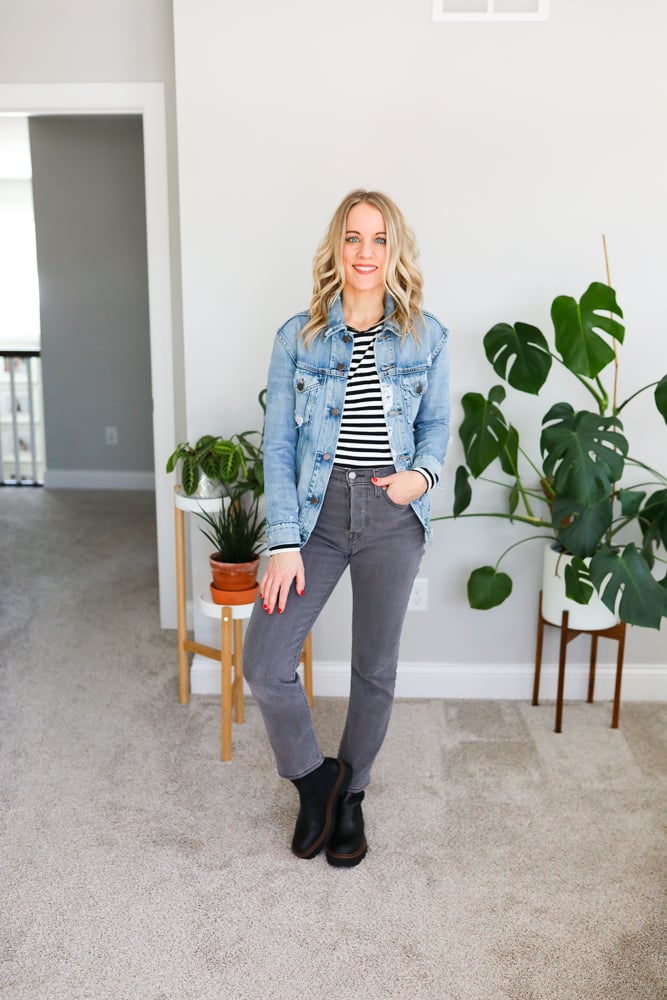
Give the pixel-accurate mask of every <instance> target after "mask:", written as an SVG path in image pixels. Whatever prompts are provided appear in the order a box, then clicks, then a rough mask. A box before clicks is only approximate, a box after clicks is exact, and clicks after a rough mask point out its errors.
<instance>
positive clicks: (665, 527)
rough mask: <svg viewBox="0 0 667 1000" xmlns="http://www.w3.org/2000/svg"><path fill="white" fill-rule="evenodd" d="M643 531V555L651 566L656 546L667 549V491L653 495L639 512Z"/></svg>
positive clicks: (660, 491)
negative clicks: (662, 546)
mask: <svg viewBox="0 0 667 1000" xmlns="http://www.w3.org/2000/svg"><path fill="white" fill-rule="evenodd" d="M639 526H640V528H641V531H642V538H643V544H642V554H643V556H644V559H645V560H646V561H647V563H648V565H649V566H651V567H652V566H653V563H654V553H653V548H654V546H659V545H660V544H662V545H664V547H665V548H667V490H658V491H657V492H656V493H652V494H651V496H650V497H649V498H648V500H647V501H646V503H645V504H644V506H643V507H642V508H641V510H640V511H639Z"/></svg>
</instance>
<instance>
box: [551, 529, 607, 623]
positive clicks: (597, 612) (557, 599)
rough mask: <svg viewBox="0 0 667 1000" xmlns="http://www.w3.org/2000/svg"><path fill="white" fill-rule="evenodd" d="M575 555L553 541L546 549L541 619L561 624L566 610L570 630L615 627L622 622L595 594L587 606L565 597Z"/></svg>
mask: <svg viewBox="0 0 667 1000" xmlns="http://www.w3.org/2000/svg"><path fill="white" fill-rule="evenodd" d="M570 562H572V556H570V555H568V554H567V553H565V552H562V551H561V549H560V548H559V546H558V545H557V544H555V543H553V542H550V543H549V544H548V545H547V547H546V548H545V550H544V566H543V570H542V617H543V618H545V619H546V620H547V621H548V622H551V624H552V625H561V624H562V621H563V611H567V612H568V627H569V628H574V629H582V630H593V629H605V628H613V626H614V625H617V624H618V622H619V621H620V619H619V617H618V616H617V615H615V614H613V613H612V612H611V611H610V610H609V608H608V607H606V605H604V604H603V603H602V601H601V600H600V598H599V597H598V595H597V594H596V593H593V594H592V596H591V599H590V601H589V602H588V604H577V602H576V601H571V600H570V599H569V597H566V596H565V567H566V566H567V565H568V563H570Z"/></svg>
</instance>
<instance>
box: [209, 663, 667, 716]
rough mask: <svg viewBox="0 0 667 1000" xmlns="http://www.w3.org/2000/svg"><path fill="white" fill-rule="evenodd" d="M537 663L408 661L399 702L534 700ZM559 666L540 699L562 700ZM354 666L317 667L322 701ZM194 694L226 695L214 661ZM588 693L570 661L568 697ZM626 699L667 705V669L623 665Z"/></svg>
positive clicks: (598, 687)
mask: <svg viewBox="0 0 667 1000" xmlns="http://www.w3.org/2000/svg"><path fill="white" fill-rule="evenodd" d="M533 672H534V666H533V664H532V663H531V664H521V665H517V664H514V663H496V664H493V663H402V664H400V665H399V668H398V678H397V682H396V697H397V698H448V699H453V698H478V699H485V700H497V699H508V700H522V701H523V700H530V698H531V697H532V693H533ZM556 678H557V668H556V667H555V666H553V665H549V666H546V665H545V666H543V667H542V675H541V683H540V700H544V701H554V700H555V698H556ZM615 678H616V664H615V663H613V664H611V663H599V664H598V666H597V670H596V682H595V699H596V701H611V699H612V698H613V695H614V681H615ZM349 684H350V668H349V666H348V665H347V664H344V663H333V662H329V663H327V662H321V661H320V662H318V661H315V663H313V689H314V694H315V696H316V697H320V698H323V697H324V698H326V697H332V698H344V697H347V695H348V691H349ZM190 685H191V687H190V690H191V692H192V694H193V695H194V694H214V695H219V694H220V667H219V666H217V665H216V663H215V661H214V660H209V659H206V658H205V657H203V656H194V657H193V661H192V667H191V671H190ZM587 690H588V665H587V664H582V663H568V664H567V668H566V671H565V698H566V699H568V700H572V701H575V700H584V699H585V698H586V695H587ZM624 701H667V666H662V665H659V664H650V663H626V664H624V666H623V683H622V687H621V704H622V703H623V702H624Z"/></svg>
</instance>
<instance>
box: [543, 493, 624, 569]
mask: <svg viewBox="0 0 667 1000" xmlns="http://www.w3.org/2000/svg"><path fill="white" fill-rule="evenodd" d="M551 515H552V524H553V529H554V531H555V532H556V536H557V538H558V541H559V542H560V543H561V545H562V546H563V548H565V549H567V551H568V552H570V553H571V554H572V555H574V556H592V555H593V553H594V552H595V551H596V550H597V548H598V546H599V544H600V542H601V541H602V538H603V536H604V534H605V532H606V531H607V530H608V528H610V527H611V522H612V517H613V509H612V503H611V498H610V497H603V499H602V500H598V501H597V503H594V504H592V505H591V506H590V507H584V505H583V504H580V503H578V502H577V501H576V500H572V498H571V497H563V496H559V497H557V498H556V499H555V500H554V502H553V504H552V507H551Z"/></svg>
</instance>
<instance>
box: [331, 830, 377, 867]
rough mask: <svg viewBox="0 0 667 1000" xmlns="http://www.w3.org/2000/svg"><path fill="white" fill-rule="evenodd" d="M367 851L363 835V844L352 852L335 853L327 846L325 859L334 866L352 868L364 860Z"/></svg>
mask: <svg viewBox="0 0 667 1000" xmlns="http://www.w3.org/2000/svg"><path fill="white" fill-rule="evenodd" d="M367 851H368V844H367V843H366V838H365V837H364V842H363V844H362V845H361V847H359V848H358V849H357V850H356V851H355V852H354V853H353V854H336V853H335V852H334V851H330V850H329V849H328V848H327V861H328V862H329V864H330V865H333V867H334V868H354V867H355V865H358V864H360V863H361V862H362V861H363V860H364V858H365V857H366V852H367Z"/></svg>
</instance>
